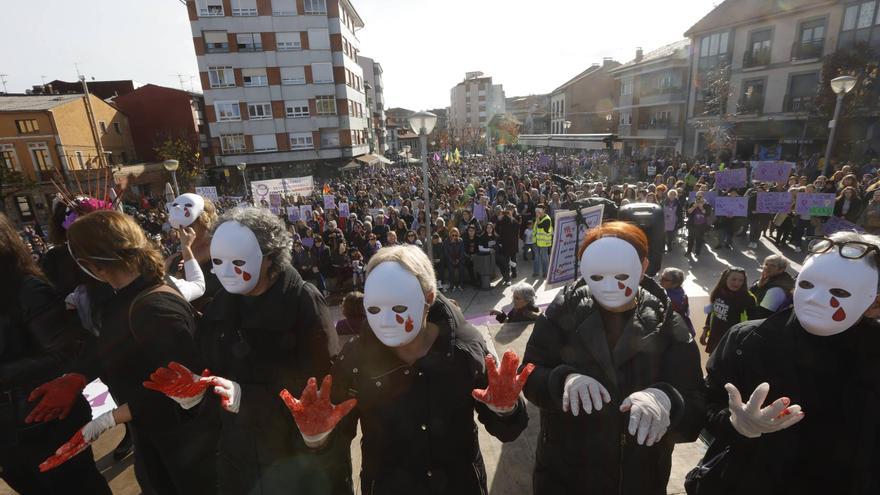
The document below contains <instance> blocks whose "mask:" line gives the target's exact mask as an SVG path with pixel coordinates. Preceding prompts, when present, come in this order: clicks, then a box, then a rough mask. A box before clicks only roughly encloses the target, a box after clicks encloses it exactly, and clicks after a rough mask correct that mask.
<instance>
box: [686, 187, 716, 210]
mask: <svg viewBox="0 0 880 495" xmlns="http://www.w3.org/2000/svg"><path fill="white" fill-rule="evenodd" d="M717 197H718V193H717V192H715V191H703V199H705V200H706V204H708V205H709V206H711V207H713V208H714V207H715V198H717ZM696 200H697V193H695V192H693V191H691V193H690V194H688V203H690V204H693V202H694V201H696Z"/></svg>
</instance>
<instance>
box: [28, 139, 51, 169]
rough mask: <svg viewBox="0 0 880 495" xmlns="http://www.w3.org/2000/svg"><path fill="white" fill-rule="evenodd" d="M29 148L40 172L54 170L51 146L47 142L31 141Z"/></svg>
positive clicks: (35, 165)
mask: <svg viewBox="0 0 880 495" xmlns="http://www.w3.org/2000/svg"><path fill="white" fill-rule="evenodd" d="M28 150H29V151H30V153H31V159H32V160H33V162H34V169H35V170H37V171H40V172H48V171H50V170H52V157H50V156H49V147H48V146H46V143H29V144H28Z"/></svg>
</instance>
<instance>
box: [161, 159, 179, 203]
mask: <svg viewBox="0 0 880 495" xmlns="http://www.w3.org/2000/svg"><path fill="white" fill-rule="evenodd" d="M162 166H163V167H165V170H167V171H169V172H171V181H172V182H174V194H175V196H180V187H178V186H177V167H179V166H180V162H178V161H177V160H165V161H164V162H162Z"/></svg>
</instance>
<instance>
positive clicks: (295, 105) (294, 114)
mask: <svg viewBox="0 0 880 495" xmlns="http://www.w3.org/2000/svg"><path fill="white" fill-rule="evenodd" d="M284 112H285V115H287V117H289V118H292V119H298V118H302V117H308V116H309V102H308V101H306V100H294V101H285V102H284Z"/></svg>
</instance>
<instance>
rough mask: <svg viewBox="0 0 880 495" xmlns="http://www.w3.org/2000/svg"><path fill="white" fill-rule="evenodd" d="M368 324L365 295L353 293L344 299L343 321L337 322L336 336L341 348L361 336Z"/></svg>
mask: <svg viewBox="0 0 880 495" xmlns="http://www.w3.org/2000/svg"><path fill="white" fill-rule="evenodd" d="M366 322H367V313H365V312H364V293H363V292H359V291H352V292H349V293H348V294H346V295H345V297H344V298H342V319H341V320H337V321H336V334H337V335H338V336H339V344H340V346H344V345H345V344H346V343H348V342H350V341H351V340H353V339H355V338H356V337H357V336H358V335H360V331H361V327H362V326H363V325H364V324H366Z"/></svg>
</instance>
